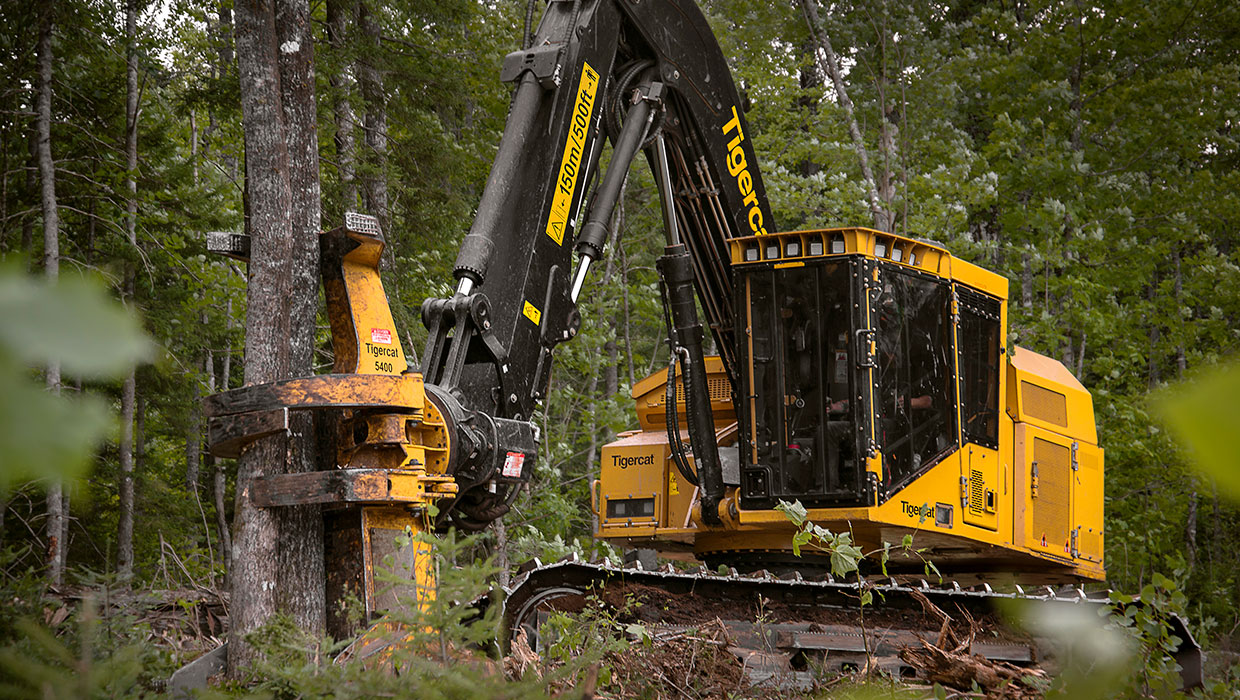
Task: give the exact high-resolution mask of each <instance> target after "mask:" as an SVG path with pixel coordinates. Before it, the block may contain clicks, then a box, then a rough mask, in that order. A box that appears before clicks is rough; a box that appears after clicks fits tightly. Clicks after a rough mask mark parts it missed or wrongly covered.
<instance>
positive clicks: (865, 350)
mask: <svg viewBox="0 0 1240 700" xmlns="http://www.w3.org/2000/svg"><path fill="white" fill-rule="evenodd" d="M874 333H875V331H874V329H873V328H858V329H857V330H856V331H854V335H855V339H854V343H855V345H856V348H857V351H856V357H857V366H858V367H875V368H877V367H878V363H877V362H875V360H874V352H873V350H872V348H873V346H874Z"/></svg>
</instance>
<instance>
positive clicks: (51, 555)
mask: <svg viewBox="0 0 1240 700" xmlns="http://www.w3.org/2000/svg"><path fill="white" fill-rule="evenodd" d="M54 10H55V5H54V4H52V3H50V2H49V3H48V4H47V5H45V6H44V7H43V10H42V12H41V13H40V14H41V17H40V18H39V19H40V21H39V44H38V49H37V53H38V72H39V79H38V96H37V97H36V100H35V113H36V115H37V116H36V121H37V127H36V129H37V134H38V136H37V138H38V146H37V152H38V160H39V182H40V202H41V205H42V209H43V271H44V274H45V275H47V279H48V280H49V281H50V282H52V283H53V284H54V283H55V282H56V280H57V279H58V278H59V277H60V213H59V211H58V210H57V205H56V166H55V161H53V160H52V61H53V57H52V28H53V23H54V19H53V17H52V13H53V12H54ZM45 377H46V381H47V390H48V391H49V392H51V393H53V394H56V395H59V394H60V363H59V362H56V361H52V362H49V363H48V365H47V372H46V375H45ZM66 517H67V513H66V512H65V509H64V488H63V485H62V484H61V482H60V481H58V480H53V481H52V482H51V483H49V484H48V487H47V520H46V522H45V523H44V527H45V533H46V537H47V578H48V580H49V581H50V582H51V583H52V584H53V585H57V586H59V585H61V584H63V583H64V574H65V551H64V550H65V548H64V544H65V543H64V542H63V536H64V530H65V518H66Z"/></svg>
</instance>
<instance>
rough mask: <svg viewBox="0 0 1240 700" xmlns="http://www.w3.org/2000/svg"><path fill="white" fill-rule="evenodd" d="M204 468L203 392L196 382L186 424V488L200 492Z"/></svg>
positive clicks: (193, 491) (192, 492) (193, 492)
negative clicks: (200, 477)
mask: <svg viewBox="0 0 1240 700" xmlns="http://www.w3.org/2000/svg"><path fill="white" fill-rule="evenodd" d="M201 468H202V392H201V391H199V389H198V382H196V381H195V382H194V398H193V399H192V400H191V402H190V407H189V422H188V423H186V425H185V490H186V491H188V492H190V493H191V494H197V493H198V479H199V474H200V473H201Z"/></svg>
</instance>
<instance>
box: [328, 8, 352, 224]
mask: <svg viewBox="0 0 1240 700" xmlns="http://www.w3.org/2000/svg"><path fill="white" fill-rule="evenodd" d="M356 5H357V2H356V0H328V2H327V40H328V42H329V43H330V44H331V47H332V50H333V51H334V52H335V54H336V60H337V61H339V62H340V64H339V65H338V66H337V67H336V70H335V71H334V73H333V75H332V78H331V85H332V90H333V94H332V112H333V115H334V118H335V122H336V134H335V144H336V168H337V170H338V173H339V175H338V176H339V178H340V206H341V209H342V210H343V211H351V210H353V209H355V208H356V207H357V169H356V166H355V165H354V161H355V159H356V157H357V156H356V153H357V147H356V140H355V139H354V137H353V129H354V126H355V121H356V120H355V118H354V116H353V103H352V99H351V96H352V94H353V63H352V61H350V60H346V59H345V56H346V55H347V51H348V49H347V42H346V38H347V36H348V18H350V17H354V16H356V14H357V9H356Z"/></svg>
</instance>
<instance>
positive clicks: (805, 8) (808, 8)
mask: <svg viewBox="0 0 1240 700" xmlns="http://www.w3.org/2000/svg"><path fill="white" fill-rule="evenodd" d="M799 2H800V4H801V11H802V12H804V13H805V21H806V22H808V23H809V30H810V34H811V35H812V36H813V37H814V39H815V40H816V41H817V42H818V45H819V47H821V48H822V52H823V54H824V55H825V57H826V60H825V61H820V64H821V65H822V68H823V72H825V73H826V74H827V76H828V77H829V78H831V84H832V85H834V86H835V96H836V100H837V101H838V102H839V105H840V108H841V109H843V110H844V119H846V120H847V121H848V134H849V136H851V137H852V142H853V149H854V150H856V152H857V161H858V162H859V163H860V165H861V178H862V184H863V185H864V186H865V196H866V200H867V201H868V202H869V203H870V214H871V215H872V216H873V217H874V228H876V229H878V230H879V231H890V230H891V213H890V212H888V211H887V210H886V209H884V208H883V205H882V203H881V202H880V201H879V196H878V187H877V186H876V185H875V182H874V172H873V171H872V170H871V169H870V156H869V154H868V153H867V152H866V150H865V140H864V139H862V137H861V127H860V126H858V125H857V117H856V115H855V114H854V113H853V103H852V100H850V99H848V88H847V87H846V86H845V85H844V75H843V72H842V71H841V70H840V61H839V58H838V57H837V56H836V55H835V49H833V48H832V47H831V37H830V36H829V35H828V34H827V32H826V30H825V29H823V26H822V23H821V22H820V21H819V20H818V5H817V3H816V1H815V0H799ZM814 56H815V58H817V56H818V53H817V52H815V53H814Z"/></svg>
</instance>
